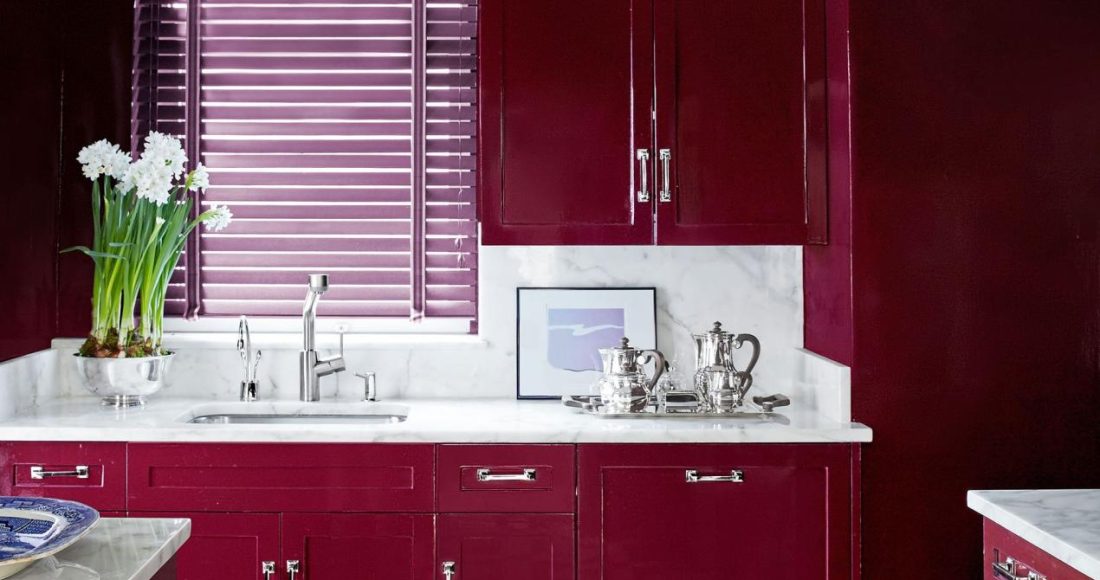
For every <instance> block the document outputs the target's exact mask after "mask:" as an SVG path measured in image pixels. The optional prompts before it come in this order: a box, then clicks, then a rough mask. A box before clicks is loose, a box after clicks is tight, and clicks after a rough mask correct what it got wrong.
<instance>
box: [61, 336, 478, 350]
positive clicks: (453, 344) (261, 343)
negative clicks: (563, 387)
mask: <svg viewBox="0 0 1100 580" xmlns="http://www.w3.org/2000/svg"><path fill="white" fill-rule="evenodd" d="M251 335H252V346H253V348H264V349H271V350H301V348H302V335H301V333H292V332H252V333H251ZM83 342H84V339H82V338H55V339H53V341H52V342H51V346H52V347H53V348H55V349H61V350H74V351H75V350H76V349H78V348H80V345H81V343H83ZM488 344H489V342H488V341H486V340H485V339H484V338H482V337H481V336H477V335H470V334H410V333H398V334H345V335H344V348H345V349H367V350H391V349H407V348H419V347H423V348H447V349H450V348H483V347H486V346H488ZM164 345H165V346H166V347H168V348H169V349H173V348H187V349H218V350H220V349H232V350H236V348H237V333H236V332H232V333H230V332H166V333H165V334H164ZM317 348H320V349H326V350H336V349H338V348H340V337H339V335H338V334H334V333H324V334H321V333H318V334H317Z"/></svg>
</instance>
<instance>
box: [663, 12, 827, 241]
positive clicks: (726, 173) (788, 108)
mask: <svg viewBox="0 0 1100 580" xmlns="http://www.w3.org/2000/svg"><path fill="white" fill-rule="evenodd" d="M823 1H824V0H766V1H765V0H655V7H656V8H655V14H656V16H655V19H654V26H655V30H656V55H657V56H656V85H657V148H658V149H659V150H662V149H667V150H668V152H669V159H668V161H667V166H668V169H669V170H668V173H667V174H666V173H665V172H664V170H663V169H662V168H663V167H664V165H665V162H664V161H662V160H660V159H658V165H659V168H658V171H660V172H661V173H660V175H659V177H658V182H659V186H660V187H662V188H663V185H664V182H665V180H666V178H667V180H668V182H669V188H670V191H669V193H670V198H668V200H667V201H665V200H662V201H661V202H660V203H658V208H657V241H658V243H661V244H804V243H806V242H807V241H815V242H823V241H824V230H823V228H824V227H825V215H824V212H825V195H826V193H825V192H826V189H825V169H826V168H825V162H826V158H825V145H826V143H825V136H826V132H825V58H824V54H825V29H824V14H825V13H824V4H823ZM658 157H660V153H658Z"/></svg>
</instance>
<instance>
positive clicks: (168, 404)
mask: <svg viewBox="0 0 1100 580" xmlns="http://www.w3.org/2000/svg"><path fill="white" fill-rule="evenodd" d="M378 404H384V405H390V406H392V405H395V404H397V405H402V406H406V407H408V410H409V414H408V419H407V420H406V421H403V422H400V423H383V424H352V425H349V424H347V423H342V424H320V425H318V424H302V425H285V424H284V425H255V424H233V425H218V424H192V423H188V422H187V421H188V420H189V419H190V418H191V417H193V416H194V415H195V414H196V413H197V412H204V413H208V412H210V410H211V408H212V406H215V407H225V409H232V407H234V406H240V405H248V406H249V409H253V410H255V411H254V412H256V413H272V414H274V413H280V414H287V413H295V412H300V411H303V410H309V409H310V408H311V406H314V405H316V403H301V402H297V401H257V402H254V403H236V402H222V403H211V402H210V401H208V400H195V399H172V398H158V399H154V400H152V401H151V402H150V403H149V404H148V405H147V406H146V407H145V408H137V409H127V410H115V409H106V408H101V407H99V406H98V405H97V404H96V402H95V400H94V399H93V398H91V397H74V398H69V399H57V400H56V401H54V402H52V403H49V404H45V405H40V406H38V407H35V408H33V409H30V410H28V411H27V412H25V413H23V414H22V415H21V416H20V417H18V418H16V419H12V420H9V421H4V422H0V440H12V441H44V440H45V441H162V442H199V441H208V442H291V443H303V442H310V443H327V442H362V443H368V442H395V443H396V442H404V443H408V442H419V443H848V442H867V441H870V440H871V430H870V429H868V428H867V427H865V426H863V425H860V424H858V423H849V422H844V421H836V420H834V419H830V418H828V417H826V416H823V415H822V414H820V413H818V412H816V411H815V410H813V409H805V408H799V407H797V406H792V407H784V408H783V409H782V411H783V413H782V415H783V417H784V419H783V420H778V421H761V420H748V419H725V418H723V419H702V418H690V419H689V418H675V419H653V418H644V419H643V418H630V419H601V418H598V417H591V416H588V415H585V414H583V413H581V412H579V411H577V410H574V409H569V408H566V407H564V406H562V405H561V403H560V402H558V401H516V400H514V399H511V400H508V399H484V400H478V399H443V400H433V399H415V400H414V399H406V400H388V401H385V402H384V403H365V402H359V403H354V402H345V403H341V405H340V406H341V408H342V412H344V413H355V412H357V410H362V411H367V412H369V411H370V410H371V408H372V407H371V405H378ZM225 409H219V410H225Z"/></svg>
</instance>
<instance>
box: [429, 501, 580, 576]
mask: <svg viewBox="0 0 1100 580" xmlns="http://www.w3.org/2000/svg"><path fill="white" fill-rule="evenodd" d="M438 534H439V535H438V548H437V553H438V555H439V556H438V557H439V563H438V564H439V567H440V568H439V569H438V570H437V573H439V574H440V575H439V576H438V577H441V578H442V577H445V576H443V574H442V572H443V570H444V568H443V567H445V566H450V567H451V569H453V570H454V578H455V579H456V580H457V579H467V578H468V579H471V580H513V579H516V578H522V579H524V580H570V579H572V578H573V516H572V515H569V514H489V515H482V514H444V515H441V516H439V527H438Z"/></svg>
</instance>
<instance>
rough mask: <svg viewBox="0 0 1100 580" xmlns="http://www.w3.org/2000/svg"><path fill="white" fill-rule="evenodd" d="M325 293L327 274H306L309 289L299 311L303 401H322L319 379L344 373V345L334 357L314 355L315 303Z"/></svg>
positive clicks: (299, 361)
mask: <svg viewBox="0 0 1100 580" xmlns="http://www.w3.org/2000/svg"><path fill="white" fill-rule="evenodd" d="M327 290H328V275H327V274H310V275H309V290H308V291H307V292H306V303H305V306H304V307H303V308H302V352H301V354H300V355H299V356H298V371H299V378H300V387H301V389H300V392H299V394H300V396H301V400H303V401H319V400H321V377H323V376H325V375H331V374H333V373H338V372H340V371H342V370H344V352H343V350H344V349H343V344H341V345H340V347H341V348H340V354H339V355H337V356H334V357H330V358H321V357H319V356H318V355H317V328H316V327H317V303H318V302H319V301H320V300H321V295H322V294H324V293H325V292H326V291H327Z"/></svg>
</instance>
